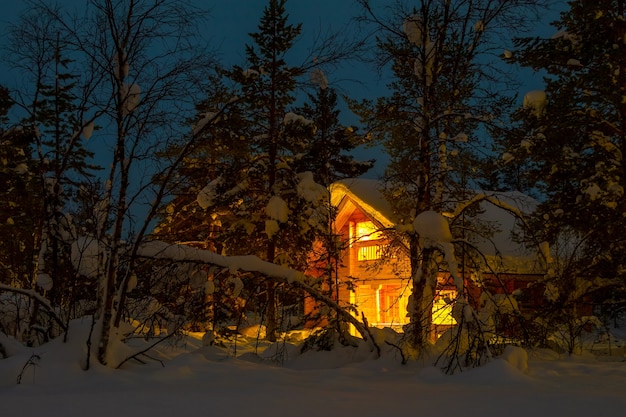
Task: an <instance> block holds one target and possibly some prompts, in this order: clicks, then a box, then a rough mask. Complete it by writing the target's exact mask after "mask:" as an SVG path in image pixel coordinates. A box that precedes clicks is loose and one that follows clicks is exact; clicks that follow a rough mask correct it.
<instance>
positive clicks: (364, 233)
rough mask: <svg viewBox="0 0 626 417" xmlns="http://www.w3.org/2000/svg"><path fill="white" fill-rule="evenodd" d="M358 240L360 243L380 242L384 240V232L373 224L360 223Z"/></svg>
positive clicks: (357, 229)
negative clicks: (367, 241)
mask: <svg viewBox="0 0 626 417" xmlns="http://www.w3.org/2000/svg"><path fill="white" fill-rule="evenodd" d="M356 238H357V240H358V241H366V240H378V239H381V238H382V232H380V231H378V227H376V225H374V223H372V222H358V223H357V224H356Z"/></svg>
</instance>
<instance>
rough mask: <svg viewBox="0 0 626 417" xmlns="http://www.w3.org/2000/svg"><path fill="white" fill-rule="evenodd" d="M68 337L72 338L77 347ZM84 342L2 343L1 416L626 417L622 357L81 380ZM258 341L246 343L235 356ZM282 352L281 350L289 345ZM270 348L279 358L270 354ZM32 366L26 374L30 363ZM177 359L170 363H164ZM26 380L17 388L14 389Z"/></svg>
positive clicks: (209, 357)
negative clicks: (524, 364) (449, 371)
mask: <svg viewBox="0 0 626 417" xmlns="http://www.w3.org/2000/svg"><path fill="white" fill-rule="evenodd" d="M72 334H73V335H74V337H72ZM83 336H84V334H81V330H80V329H79V330H77V331H74V332H73V333H70V340H69V341H68V343H66V344H63V343H62V341H60V340H56V341H54V342H52V343H50V344H48V345H45V346H41V347H38V348H35V349H25V348H21V347H18V346H16V345H15V344H12V343H11V341H10V340H7V339H6V338H4V339H1V340H0V341H2V343H3V344H4V345H5V347H6V348H7V350H8V351H9V353H10V354H11V356H10V357H9V358H8V359H4V360H0V410H1V411H0V415H1V416H3V417H4V416H7V417H14V416H20V417H21V416H39V415H42V416H46V417H55V416H59V417H72V416H81V417H83V416H85V415H88V416H92V417H99V416H107V417H110V416H115V417H122V416H133V417H134V416H175V415H181V416H186V415H207V416H213V415H216V416H302V417H304V416H360V417H366V416H390V415H394V414H398V413H402V415H407V413H410V415H440V416H453V415H455V416H458V415H462V416H500V415H505V416H507V417H515V416H523V417H541V416H567V417H571V416H585V417H601V416H611V417H616V416H622V415H626V362H625V361H624V359H625V358H624V356H623V355H624V354H623V350H619V349H618V350H617V351H614V355H613V356H610V357H606V356H605V357H595V356H592V355H590V354H586V355H581V356H573V357H566V356H562V355H561V356H559V355H557V354H555V353H553V352H549V351H541V352H534V353H531V354H530V360H529V363H528V365H529V366H528V370H527V371H526V372H523V371H521V370H520V369H518V368H516V367H514V366H512V365H511V364H510V363H509V362H506V361H504V360H502V359H495V360H493V361H492V362H491V363H489V364H487V365H485V366H484V367H481V368H476V369H473V370H470V371H466V372H463V373H458V374H455V375H452V376H448V375H444V374H443V373H441V372H440V370H439V369H437V368H434V367H432V366H424V365H419V364H417V363H412V364H409V365H401V364H400V363H399V360H398V358H396V357H394V355H393V354H389V355H385V356H383V357H382V358H381V359H376V360H373V359H369V360H364V358H365V356H366V355H363V352H362V351H360V350H355V349H353V348H345V349H340V350H337V351H333V352H307V353H305V354H304V355H298V354H297V353H296V352H297V349H295V348H294V349H291V348H289V347H288V346H287V348H288V352H289V355H288V359H287V360H286V361H285V363H283V365H280V366H279V365H276V364H272V363H271V362H269V361H263V360H262V359H259V358H258V356H255V355H252V354H251V353H244V354H243V355H239V356H237V357H234V356H233V355H232V347H231V348H230V353H229V350H224V349H221V348H217V347H202V344H201V342H200V340H198V339H196V338H193V337H191V338H190V339H189V341H188V342H187V344H186V346H185V347H184V348H181V347H178V348H172V347H162V348H160V349H159V352H157V353H155V354H159V355H161V358H163V359H166V361H165V362H164V366H162V365H161V364H160V363H159V362H156V361H152V362H150V363H148V364H146V365H140V364H137V363H135V364H129V365H126V366H125V367H124V368H123V369H121V370H112V369H105V368H103V367H100V366H97V365H93V366H92V369H91V370H90V371H87V372H85V371H82V370H81V369H80V366H79V359H78V358H81V357H84V355H82V354H81V352H82V350H83V345H84V343H83V342H82V341H83V340H84V339H83ZM253 342H254V339H252V338H241V339H240V340H239V345H238V352H239V353H240V354H241V353H242V352H246V351H249V350H250V349H251V346H252V345H253ZM281 346H283V345H281ZM273 348H276V346H274V347H273ZM33 354H36V355H38V356H39V357H40V359H39V360H37V361H36V362H37V365H36V366H30V365H28V366H26V368H25V369H24V365H25V364H26V363H27V361H28V359H29V358H30V357H31V355H33ZM166 356H169V358H166ZM20 373H22V378H21V384H19V385H17V384H16V380H17V377H18V375H20Z"/></svg>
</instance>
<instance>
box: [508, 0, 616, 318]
mask: <svg viewBox="0 0 626 417" xmlns="http://www.w3.org/2000/svg"><path fill="white" fill-rule="evenodd" d="M554 26H555V28H556V30H555V35H554V36H552V37H550V38H547V39H546V38H522V39H519V40H518V41H517V47H518V48H519V49H518V50H517V51H514V53H513V55H512V57H511V60H512V61H514V62H518V63H520V64H522V65H523V66H526V67H530V68H532V69H534V70H536V71H541V72H543V73H544V74H545V76H544V80H545V90H543V91H532V92H529V93H528V94H527V95H526V97H525V99H524V105H523V107H522V108H520V109H519V110H518V111H517V112H516V114H515V119H516V121H517V126H516V130H515V133H514V134H513V135H511V136H509V137H508V138H507V143H506V148H505V152H506V153H505V156H506V158H505V159H506V160H507V161H508V162H509V165H510V166H511V167H513V169H516V170H520V167H521V169H523V170H524V171H525V172H524V177H523V178H524V180H525V181H527V182H528V183H530V184H532V185H533V186H534V187H535V189H536V190H537V191H538V192H540V193H541V194H542V197H543V198H542V200H543V202H542V204H541V205H540V206H539V207H538V209H537V213H536V218H535V221H534V224H535V233H536V234H537V238H536V239H538V240H539V241H545V242H548V243H550V244H551V245H552V253H545V255H546V258H547V260H548V272H549V274H548V277H549V280H548V283H547V285H548V287H549V289H550V291H547V292H546V295H547V296H548V298H549V300H550V302H551V304H552V305H553V306H554V307H555V308H557V307H558V306H560V307H558V308H557V309H558V310H559V312H558V313H556V315H557V316H559V317H561V318H563V317H572V314H574V313H575V312H574V311H573V309H574V308H575V307H574V306H575V305H577V304H579V303H580V302H581V300H583V298H584V297H588V296H590V295H593V296H594V297H595V298H596V301H597V302H602V301H612V302H613V301H615V302H619V303H622V305H623V303H624V299H625V297H624V296H625V294H626V288H625V279H626V274H624V271H626V269H625V267H626V264H625V263H624V257H623V253H624V251H625V250H626V239H625V238H624V233H623V230H624V228H625V227H626V215H625V213H626V197H625V196H624V190H625V189H626V164H625V163H624V154H625V151H626V38H625V36H626V2H624V1H620V0H618V1H596V2H587V1H572V2H569V8H568V9H567V10H566V11H565V12H563V13H562V14H561V17H560V19H559V20H558V21H557V22H555V23H554Z"/></svg>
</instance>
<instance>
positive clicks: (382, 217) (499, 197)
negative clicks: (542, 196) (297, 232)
mask: <svg viewBox="0 0 626 417" xmlns="http://www.w3.org/2000/svg"><path fill="white" fill-rule="evenodd" d="M330 192H331V203H332V205H333V206H339V204H340V203H341V202H342V200H343V199H344V198H346V197H348V198H350V199H351V200H353V201H354V202H355V203H356V204H358V205H359V206H360V207H361V208H362V209H363V210H364V211H365V212H366V213H367V215H368V216H370V217H372V218H374V219H375V220H376V221H378V222H379V223H380V224H381V225H382V226H383V227H393V226H394V225H395V221H394V219H395V216H394V214H393V210H392V209H391V206H390V205H389V203H388V202H387V200H386V199H385V198H384V196H383V194H382V192H381V182H380V181H378V180H373V179H363V178H350V179H344V180H341V181H337V182H335V183H334V184H332V185H331V186H330ZM472 194H473V195H474V198H472V199H471V200H470V201H480V202H479V203H478V205H479V210H478V214H477V216H476V220H478V221H479V222H481V223H482V224H485V225H488V226H489V227H491V228H492V229H494V233H493V234H492V235H491V236H490V237H485V236H480V235H477V234H474V235H472V237H471V238H468V240H469V241H471V242H472V244H474V245H475V246H476V247H477V248H478V249H480V251H481V252H482V253H483V254H484V255H486V256H489V257H494V258H497V263H498V269H499V270H500V271H507V272H535V269H536V265H535V261H536V254H535V252H534V251H531V250H528V249H527V248H525V247H524V246H523V245H522V244H520V243H518V242H516V241H515V239H514V234H515V233H517V232H520V228H519V223H518V220H517V215H527V214H529V213H532V212H533V211H534V210H535V208H536V207H537V201H536V200H534V199H533V198H531V197H529V196H527V195H525V194H522V193H519V192H485V191H474V192H473V193H472ZM467 204H468V203H467V202H460V203H459V204H458V205H457V208H456V210H455V212H454V213H444V215H447V216H448V217H454V216H455V215H458V213H459V212H460V207H462V206H464V205H467Z"/></svg>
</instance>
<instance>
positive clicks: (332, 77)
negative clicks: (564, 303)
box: [0, 0, 566, 176]
mask: <svg viewBox="0 0 626 417" xmlns="http://www.w3.org/2000/svg"><path fill="white" fill-rule="evenodd" d="M0 1H1V4H0V33H2V34H4V33H5V32H6V27H7V23H8V22H15V21H16V19H17V17H18V16H19V13H20V11H22V10H24V7H25V4H24V2H23V1H21V0H17V1H15V0H14V1H9V0H0ZM56 2H57V3H58V4H60V5H62V6H63V7H67V8H68V9H71V8H74V7H80V5H82V4H84V3H85V0H56ZM194 3H195V5H196V6H197V7H198V8H199V9H201V10H204V11H209V13H210V15H209V18H208V20H207V21H206V23H205V24H204V25H203V36H204V37H206V39H207V40H208V41H209V44H210V45H212V47H213V48H214V49H216V50H217V51H218V53H219V55H220V60H221V61H222V63H223V64H224V65H227V66H229V65H233V64H243V63H244V46H245V44H246V43H250V39H249V36H248V33H250V32H254V31H256V29H257V26H258V24H259V19H260V17H261V15H262V11H263V8H264V7H265V5H266V4H267V0H194ZM374 4H379V3H378V1H374ZM565 5H566V2H565V1H563V2H555V6H554V7H553V9H552V10H550V11H548V12H546V13H543V14H542V16H543V17H542V20H541V21H538V22H537V23H536V26H535V27H534V28H527V29H529V34H531V35H535V34H537V35H542V36H550V35H551V34H552V33H553V32H554V29H552V28H550V27H549V23H550V22H551V21H553V20H555V19H556V18H557V17H558V12H557V11H556V10H558V9H560V10H562V9H564V7H565ZM286 6H287V11H288V13H289V15H290V21H291V22H292V23H300V22H301V23H303V33H302V37H301V39H300V40H299V42H298V44H297V48H309V47H310V45H311V43H312V40H313V38H314V36H315V35H316V34H319V33H320V32H322V33H324V32H326V31H328V30H332V31H337V30H342V31H345V30H346V29H347V28H349V27H351V26H350V25H351V20H352V18H353V17H354V16H355V15H357V14H358V12H359V9H358V6H357V5H356V4H355V1H354V0H288V1H287V4H286ZM0 39H5V37H4V36H3V37H2V38H0ZM509 47H510V46H509ZM503 49H506V46H503ZM2 64H3V63H2V62H0V83H1V84H4V85H6V86H8V87H11V84H14V82H15V79H14V77H15V74H11V73H9V72H7V71H6V68H4V67H2ZM326 76H327V78H328V79H329V81H330V83H331V85H333V86H334V87H338V88H339V89H340V91H341V92H342V93H347V94H348V95H350V96H351V97H352V98H357V99H361V98H366V97H376V96H379V95H384V94H386V89H385V84H386V82H385V81H384V80H379V79H378V78H377V74H376V72H375V70H374V69H373V68H368V67H367V66H366V65H365V64H362V63H356V62H353V63H350V64H346V65H344V66H343V68H340V69H338V70H337V72H335V73H327V74H326ZM520 78H521V79H522V81H523V83H524V84H523V86H522V89H521V91H520V93H521V95H522V96H523V94H524V93H525V92H526V91H529V90H532V89H541V88H542V83H541V77H539V76H536V75H533V74H532V73H531V72H530V71H527V70H526V71H521V72H520ZM520 101H521V99H520ZM346 113H347V110H345V111H344V118H345V119H346V122H347V123H355V122H356V119H355V118H354V117H351V116H350V115H349V114H346ZM378 154H380V152H378ZM359 157H363V158H370V157H372V156H371V155H368V152H365V153H364V155H363V156H359ZM374 157H378V158H379V157H380V155H375V156H374ZM377 171H379V172H376V173H372V175H374V176H376V175H377V174H380V173H381V172H380V171H381V169H380V168H378V169H377Z"/></svg>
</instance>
